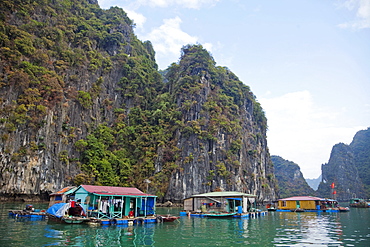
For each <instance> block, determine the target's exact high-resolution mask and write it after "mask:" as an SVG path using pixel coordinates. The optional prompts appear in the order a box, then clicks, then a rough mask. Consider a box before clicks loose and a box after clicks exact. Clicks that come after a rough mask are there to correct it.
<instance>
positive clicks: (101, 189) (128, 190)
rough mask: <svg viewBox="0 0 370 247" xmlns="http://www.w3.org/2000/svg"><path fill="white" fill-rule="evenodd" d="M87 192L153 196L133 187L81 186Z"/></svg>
mask: <svg viewBox="0 0 370 247" xmlns="http://www.w3.org/2000/svg"><path fill="white" fill-rule="evenodd" d="M81 187H82V188H84V189H85V190H86V191H87V192H90V193H94V194H99V195H124V196H151V197H156V196H155V195H150V194H146V193H144V192H142V191H141V190H139V189H137V188H133V187H113V186H97V185H81Z"/></svg>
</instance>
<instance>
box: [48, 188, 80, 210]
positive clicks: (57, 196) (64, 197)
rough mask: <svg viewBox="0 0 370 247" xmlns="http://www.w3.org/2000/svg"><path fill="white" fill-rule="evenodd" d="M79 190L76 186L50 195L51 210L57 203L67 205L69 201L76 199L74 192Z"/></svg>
mask: <svg viewBox="0 0 370 247" xmlns="http://www.w3.org/2000/svg"><path fill="white" fill-rule="evenodd" d="M76 189H77V187H75V186H69V187H65V188H63V189H61V190H59V191H57V192H54V193H52V194H50V195H49V196H50V201H49V208H50V207H51V206H53V205H54V204H56V203H65V202H67V201H68V200H69V199H72V200H73V199H74V198H73V196H74V194H73V192H74V191H75V190H76Z"/></svg>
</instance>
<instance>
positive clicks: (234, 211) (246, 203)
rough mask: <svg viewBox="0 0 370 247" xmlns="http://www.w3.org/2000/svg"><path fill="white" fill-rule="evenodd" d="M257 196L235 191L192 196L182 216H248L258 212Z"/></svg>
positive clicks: (188, 199) (185, 204)
mask: <svg viewBox="0 0 370 247" xmlns="http://www.w3.org/2000/svg"><path fill="white" fill-rule="evenodd" d="M255 201H256V196H255V195H251V194H246V193H242V192H235V191H217V192H209V193H204V194H197V195H192V196H191V197H190V198H187V199H185V200H184V212H181V213H180V215H184V214H185V215H186V214H188V215H189V214H190V215H192V216H202V215H205V216H211V214H214V215H215V216H216V215H219V214H221V213H223V214H224V215H225V216H226V215H228V214H229V215H234V216H235V217H237V216H239V217H240V216H242V215H245V216H247V215H248V213H249V212H251V211H256V209H255V208H256V206H255Z"/></svg>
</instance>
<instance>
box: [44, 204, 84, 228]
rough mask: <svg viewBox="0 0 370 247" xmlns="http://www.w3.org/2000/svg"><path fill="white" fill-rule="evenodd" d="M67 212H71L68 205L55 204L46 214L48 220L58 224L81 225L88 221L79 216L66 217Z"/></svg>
mask: <svg viewBox="0 0 370 247" xmlns="http://www.w3.org/2000/svg"><path fill="white" fill-rule="evenodd" d="M68 212H71V207H70V204H69V203H57V204H54V205H52V206H51V207H50V208H48V210H47V211H46V214H47V216H48V218H49V220H51V221H55V222H59V223H66V224H81V223H84V222H88V221H90V219H89V218H86V217H83V216H81V215H80V214H78V215H75V214H71V215H68Z"/></svg>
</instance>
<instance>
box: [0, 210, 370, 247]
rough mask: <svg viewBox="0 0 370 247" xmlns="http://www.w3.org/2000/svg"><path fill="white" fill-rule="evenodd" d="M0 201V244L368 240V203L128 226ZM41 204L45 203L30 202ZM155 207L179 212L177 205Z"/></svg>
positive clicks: (276, 243)
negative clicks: (51, 215)
mask: <svg viewBox="0 0 370 247" xmlns="http://www.w3.org/2000/svg"><path fill="white" fill-rule="evenodd" d="M25 205H26V204H11V203H5V204H4V203H3V204H0V223H1V224H0V246H161V247H162V246H176V247H177V246H370V209H367V208H357V209H356V208H351V211H350V212H345V213H321V214H317V213H292V212H269V213H268V214H267V215H266V216H262V217H260V218H251V219H239V218H227V219H213V218H188V217H186V216H185V217H181V218H180V220H179V221H178V222H171V223H161V224H147V225H144V226H143V225H134V226H131V227H128V226H107V227H102V226H88V225H63V224H58V223H50V222H48V221H47V220H29V219H26V218H18V219H16V218H13V217H9V216H8V210H9V209H23V208H24V207H25ZM33 205H34V207H35V208H46V207H47V205H46V204H41V205H40V204H33ZM157 213H159V214H167V213H171V214H173V215H179V209H167V208H158V209H157Z"/></svg>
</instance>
